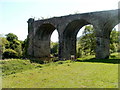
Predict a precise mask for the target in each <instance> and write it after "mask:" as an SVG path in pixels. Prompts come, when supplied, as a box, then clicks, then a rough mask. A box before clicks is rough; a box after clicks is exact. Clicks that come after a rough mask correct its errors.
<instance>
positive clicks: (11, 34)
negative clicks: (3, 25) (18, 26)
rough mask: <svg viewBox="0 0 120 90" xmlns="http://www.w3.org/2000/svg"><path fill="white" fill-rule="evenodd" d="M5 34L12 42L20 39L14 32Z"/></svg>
mask: <svg viewBox="0 0 120 90" xmlns="http://www.w3.org/2000/svg"><path fill="white" fill-rule="evenodd" d="M5 36H6V39H7V40H8V41H10V42H11V41H13V40H18V37H17V35H15V34H13V33H8V34H6V35H5Z"/></svg>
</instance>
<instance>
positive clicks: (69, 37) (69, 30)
mask: <svg viewBox="0 0 120 90" xmlns="http://www.w3.org/2000/svg"><path fill="white" fill-rule="evenodd" d="M89 24H90V23H89V22H87V21H86V20H83V19H81V20H74V21H72V22H71V23H69V24H68V25H67V27H66V29H65V32H64V43H65V45H64V49H65V51H64V53H66V54H65V55H66V56H65V57H66V58H67V59H70V58H71V56H72V55H74V58H77V52H76V44H77V43H76V41H77V33H78V32H79V31H81V30H80V29H81V28H82V27H83V26H85V25H89Z"/></svg>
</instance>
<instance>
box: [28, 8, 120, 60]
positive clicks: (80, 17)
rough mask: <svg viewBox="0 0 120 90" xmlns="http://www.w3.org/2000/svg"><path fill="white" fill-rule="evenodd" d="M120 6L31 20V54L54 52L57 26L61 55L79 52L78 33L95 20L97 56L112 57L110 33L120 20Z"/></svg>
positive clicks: (29, 49) (29, 33)
mask: <svg viewBox="0 0 120 90" xmlns="http://www.w3.org/2000/svg"><path fill="white" fill-rule="evenodd" d="M119 15H120V9H116V10H108V11H98V12H89V13H82V14H73V15H67V16H61V17H53V18H49V19H43V20H36V21H35V20H34V19H32V18H30V19H29V20H28V43H29V44H28V49H27V54H28V55H29V57H32V58H40V57H49V56H50V37H51V34H52V32H53V31H54V30H55V29H57V31H58V35H59V55H58V57H59V59H63V58H64V59H70V57H71V55H75V56H76V36H77V33H78V31H79V30H80V29H81V28H82V27H83V26H85V25H88V24H91V25H93V27H94V30H95V37H96V49H95V52H96V55H95V56H96V58H97V59H104V58H108V57H109V54H110V53H109V44H110V33H111V31H112V29H113V28H114V27H115V26H116V25H117V24H119V23H120V16H119Z"/></svg>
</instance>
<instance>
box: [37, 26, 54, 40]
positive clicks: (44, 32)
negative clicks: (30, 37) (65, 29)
mask: <svg viewBox="0 0 120 90" xmlns="http://www.w3.org/2000/svg"><path fill="white" fill-rule="evenodd" d="M55 29H56V28H55V27H54V26H53V25H52V24H42V25H41V26H40V27H39V28H38V30H37V32H36V35H37V36H38V38H39V40H44V41H45V40H50V37H51V34H52V32H53V31H54V30H55Z"/></svg>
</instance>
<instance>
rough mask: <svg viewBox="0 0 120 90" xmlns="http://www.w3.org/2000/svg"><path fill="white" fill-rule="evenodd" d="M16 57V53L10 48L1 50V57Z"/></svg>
mask: <svg viewBox="0 0 120 90" xmlns="http://www.w3.org/2000/svg"><path fill="white" fill-rule="evenodd" d="M17 57H18V53H17V52H16V51H14V50H12V49H6V50H5V51H4V52H3V59H4V58H17Z"/></svg>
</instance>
